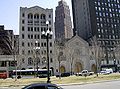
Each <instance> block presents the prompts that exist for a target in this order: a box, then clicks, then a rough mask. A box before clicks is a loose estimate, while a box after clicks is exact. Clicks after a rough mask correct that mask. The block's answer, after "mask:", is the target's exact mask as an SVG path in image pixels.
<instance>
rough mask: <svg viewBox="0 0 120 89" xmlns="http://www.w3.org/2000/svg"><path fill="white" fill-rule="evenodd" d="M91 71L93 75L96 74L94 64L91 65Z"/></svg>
mask: <svg viewBox="0 0 120 89" xmlns="http://www.w3.org/2000/svg"><path fill="white" fill-rule="evenodd" d="M91 71H93V72H94V73H96V71H97V70H96V65H95V64H93V65H92V67H91Z"/></svg>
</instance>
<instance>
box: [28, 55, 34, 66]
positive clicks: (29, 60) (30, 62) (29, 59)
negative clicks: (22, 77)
mask: <svg viewBox="0 0 120 89" xmlns="http://www.w3.org/2000/svg"><path fill="white" fill-rule="evenodd" d="M32 64H33V59H32V58H31V57H29V58H28V65H32Z"/></svg>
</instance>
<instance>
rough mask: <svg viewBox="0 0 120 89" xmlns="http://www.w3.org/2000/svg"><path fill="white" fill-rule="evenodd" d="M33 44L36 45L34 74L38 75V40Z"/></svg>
mask: <svg viewBox="0 0 120 89" xmlns="http://www.w3.org/2000/svg"><path fill="white" fill-rule="evenodd" d="M35 44H36V47H35V51H36V52H35V53H36V69H37V73H36V76H37V77H38V62H39V61H38V59H39V58H38V55H37V54H38V50H40V47H39V46H38V41H36V42H35Z"/></svg>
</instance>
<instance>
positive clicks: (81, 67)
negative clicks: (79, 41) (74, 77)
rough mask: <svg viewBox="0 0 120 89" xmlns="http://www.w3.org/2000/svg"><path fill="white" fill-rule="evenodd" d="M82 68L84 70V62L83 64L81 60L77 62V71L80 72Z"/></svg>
mask: <svg viewBox="0 0 120 89" xmlns="http://www.w3.org/2000/svg"><path fill="white" fill-rule="evenodd" d="M82 70H83V66H82V64H81V63H80V62H77V63H76V64H75V73H79V72H81V71H82Z"/></svg>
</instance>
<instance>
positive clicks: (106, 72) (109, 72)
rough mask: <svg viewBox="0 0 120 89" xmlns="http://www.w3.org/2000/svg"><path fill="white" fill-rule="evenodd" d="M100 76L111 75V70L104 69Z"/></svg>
mask: <svg viewBox="0 0 120 89" xmlns="http://www.w3.org/2000/svg"><path fill="white" fill-rule="evenodd" d="M100 73H101V74H111V73H113V69H111V68H110V69H105V70H102V71H101V72H100Z"/></svg>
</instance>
